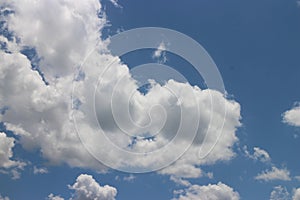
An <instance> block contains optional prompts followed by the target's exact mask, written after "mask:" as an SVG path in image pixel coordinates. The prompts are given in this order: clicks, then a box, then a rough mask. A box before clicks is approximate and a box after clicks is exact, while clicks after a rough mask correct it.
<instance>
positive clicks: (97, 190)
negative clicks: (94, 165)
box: [47, 174, 117, 200]
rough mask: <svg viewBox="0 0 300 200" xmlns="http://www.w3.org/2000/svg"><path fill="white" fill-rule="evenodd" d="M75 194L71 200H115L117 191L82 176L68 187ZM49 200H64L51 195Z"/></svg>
mask: <svg viewBox="0 0 300 200" xmlns="http://www.w3.org/2000/svg"><path fill="white" fill-rule="evenodd" d="M68 187H69V189H71V190H73V191H74V193H73V194H72V197H71V198H69V200H115V197H116V195H117V189H116V188H114V187H112V186H109V185H105V186H100V185H99V183H97V182H96V180H95V179H94V178H93V177H92V176H91V175H87V174H81V175H79V176H78V177H77V179H76V181H75V183H74V184H73V185H69V186H68ZM47 199H48V200H64V198H62V197H61V196H57V195H54V194H52V193H51V194H49V195H48V197H47Z"/></svg>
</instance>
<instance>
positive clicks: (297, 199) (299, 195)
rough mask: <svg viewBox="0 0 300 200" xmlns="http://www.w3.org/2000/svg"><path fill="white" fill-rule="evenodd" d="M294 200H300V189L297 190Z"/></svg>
mask: <svg viewBox="0 0 300 200" xmlns="http://www.w3.org/2000/svg"><path fill="white" fill-rule="evenodd" d="M293 200H300V188H297V189H295V191H294V195H293Z"/></svg>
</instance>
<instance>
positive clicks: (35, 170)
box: [33, 166, 49, 174]
mask: <svg viewBox="0 0 300 200" xmlns="http://www.w3.org/2000/svg"><path fill="white" fill-rule="evenodd" d="M48 172H49V171H48V169H47V168H43V167H41V168H38V167H36V166H33V173H34V174H47V173H48Z"/></svg>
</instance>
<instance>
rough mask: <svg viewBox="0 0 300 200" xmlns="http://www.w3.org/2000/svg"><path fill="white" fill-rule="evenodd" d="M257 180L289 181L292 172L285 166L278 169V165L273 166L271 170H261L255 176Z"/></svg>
mask: <svg viewBox="0 0 300 200" xmlns="http://www.w3.org/2000/svg"><path fill="white" fill-rule="evenodd" d="M255 179H256V180H263V181H273V180H282V181H289V180H291V178H290V172H289V171H288V170H287V169H285V168H283V169H278V168H277V167H274V166H273V167H272V169H271V170H266V171H263V172H261V173H260V174H258V175H257V176H256V177H255Z"/></svg>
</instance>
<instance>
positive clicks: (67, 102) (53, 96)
mask: <svg viewBox="0 0 300 200" xmlns="http://www.w3.org/2000/svg"><path fill="white" fill-rule="evenodd" d="M5 2H6V4H7V6H9V7H10V8H11V9H12V10H14V11H15V14H13V15H9V16H7V19H6V21H7V23H8V27H9V29H10V30H11V31H12V32H13V33H14V35H15V36H16V37H18V38H20V41H19V42H18V43H17V42H15V41H9V46H10V48H11V49H14V51H12V53H7V52H5V51H1V52H0V64H1V65H0V66H1V67H0V91H1V92H0V108H4V107H5V108H8V109H7V110H6V112H5V113H4V114H3V115H0V120H1V121H2V122H4V124H5V126H6V129H7V130H10V131H13V132H14V134H16V135H18V138H20V144H21V145H22V147H23V148H25V149H26V150H30V149H40V151H41V153H42V156H43V157H44V158H45V159H47V160H49V161H50V163H51V164H56V165H59V164H62V163H67V164H68V165H69V166H72V167H81V168H89V169H94V170H96V171H97V172H106V171H107V168H106V167H105V166H104V165H101V164H99V162H98V161H97V160H96V159H95V158H94V157H92V156H91V155H90V154H89V153H88V151H87V150H86V149H85V148H84V146H83V145H82V142H81V141H84V142H86V143H87V146H89V147H93V148H96V149H94V150H95V152H94V154H95V155H97V156H100V157H102V158H109V159H111V160H112V161H113V163H114V165H115V166H114V167H116V168H122V167H123V168H124V167H128V166H129V168H130V167H136V168H147V167H152V166H153V165H158V166H160V164H161V163H163V162H165V160H168V159H170V158H172V157H173V156H174V155H176V153H177V152H178V151H179V150H181V149H186V146H187V141H186V138H189V137H192V134H193V132H195V131H194V130H193V126H191V123H192V122H196V123H195V124H196V125H197V129H196V134H197V135H196V138H195V140H194V142H193V144H192V145H191V147H190V148H189V149H188V150H187V151H186V153H185V154H184V155H183V156H182V157H181V158H180V159H179V160H178V161H177V162H175V163H173V165H171V166H170V167H168V168H164V169H163V170H161V171H159V172H158V173H160V174H168V175H174V176H176V177H179V178H196V177H200V176H202V175H203V173H202V171H201V168H200V167H201V165H211V164H214V163H215V162H217V161H227V160H230V159H232V158H233V157H234V156H235V153H234V151H233V149H232V147H233V145H234V144H235V143H236V142H237V141H238V138H237V137H236V135H235V132H236V129H237V128H238V127H239V126H240V125H241V124H240V118H241V116H240V105H239V103H237V102H235V101H233V100H228V99H227V98H226V96H225V95H224V94H222V93H220V92H218V91H214V90H211V89H205V90H201V89H200V88H198V87H197V86H191V85H189V84H188V83H178V82H176V81H174V80H168V81H167V82H166V83H165V84H164V85H160V84H158V83H154V84H153V85H152V87H151V88H150V89H149V91H148V93H147V94H146V95H144V94H141V93H139V92H136V91H137V89H138V88H139V86H138V84H137V82H136V80H134V79H133V78H132V75H131V74H130V71H129V69H128V67H127V66H126V65H124V64H122V63H121V61H120V59H119V58H117V57H115V56H113V55H110V54H109V51H108V49H107V47H106V45H107V41H102V40H101V39H100V36H101V30H102V28H103V27H104V26H105V22H106V19H105V17H103V16H102V15H99V12H100V9H101V4H100V3H99V1H97V0H88V1H79V0H77V1H70V0H67V1H58V0H53V1H51V2H48V1H47V2H45V1H38V2H36V3H33V2H32V1H30V0H27V1H22V2H21V3H20V2H18V1H5ZM49 30H51V31H49ZM58 36H59V37H58ZM96 44H98V47H97V51H94V52H93V53H91V54H89V57H88V59H86V60H85V62H84V64H83V65H82V69H81V70H78V65H80V64H81V63H82V60H83V59H84V58H85V57H86V55H87V54H88V53H89V52H90V50H91V49H93V48H95V45H96ZM15 46H18V48H19V49H22V48H23V47H24V46H29V47H32V48H33V49H35V50H36V52H37V55H38V57H39V58H41V60H40V61H39V63H38V66H39V68H40V70H41V72H42V73H43V74H44V75H43V76H44V77H43V76H42V75H41V74H40V73H38V71H36V70H34V69H32V66H31V65H32V62H31V60H30V59H28V57H26V56H25V55H23V54H22V53H21V52H20V51H19V49H18V48H14V47H15ZM113 61H114V64H112V65H110V68H109V69H108V70H106V71H105V73H102V72H103V71H104V70H105V66H107V65H108V64H110V63H112V62H113ZM76 66H77V67H76ZM74 70H75V71H76V70H77V71H76V72H78V71H80V73H79V72H78V73H79V74H81V75H80V76H79V77H78V78H77V79H75V81H74V74H73V73H74ZM99 74H103V76H102V81H103V84H102V85H101V87H98V89H97V90H96V91H94V90H93V89H87V88H95V84H96V83H97V81H98V79H99ZM43 78H45V79H46V80H47V82H48V84H46V83H45V82H44V81H43ZM73 86H74V87H75V88H76V90H75V91H74V94H73V96H72V90H73ZM134 91H135V93H134V95H132V94H133V93H132V92H134ZM170 91H172V92H170ZM94 92H95V93H94ZM113 95H114V99H113V100H112V96H113ZM72 97H74V98H75V99H74V98H72ZM95 99H96V100H97V101H96V102H97V104H96V110H94V106H93V105H95V102H94V100H95ZM212 99H213V102H214V103H215V105H214V107H212V105H211V102H212ZM75 100H76V102H77V104H76V105H77V108H75V109H74V108H72V106H71V102H72V101H75ZM127 100H130V105H128V101H127ZM112 102H114V106H115V107H114V108H112V106H111V105H112ZM157 105H160V106H158V107H157ZM128 107H130V113H131V114H132V116H128V115H127V112H126V111H127V110H126V108H128ZM161 107H163V109H160V108H161ZM153 108H154V109H153ZM156 108H157V109H156ZM198 108H199V110H201V119H200V121H199V123H198V122H197V121H196V119H198V113H197V110H198ZM225 108H226V115H225V116H223V111H224V109H225ZM150 111H151V112H150ZM95 112H96V117H97V119H95ZM164 114H166V116H167V118H166V120H165V119H164V117H165V115H164ZM149 116H150V117H151V123H149V121H150V119H149ZM74 118H76V122H77V123H76V128H77V130H78V132H80V133H82V134H81V135H80V139H81V140H79V138H78V135H77V131H76V130H75V126H74ZM130 119H132V121H134V122H135V123H132V121H131V120H130ZM182 119H183V122H182V127H181V128H182V130H181V131H182V132H184V133H186V134H185V135H184V137H182V136H181V137H179V140H178V141H177V143H176V144H175V145H174V146H173V147H172V148H170V149H169V152H170V153H168V154H164V155H163V156H162V157H158V156H151V154H149V155H148V156H144V157H142V158H139V159H131V158H129V157H126V156H124V155H123V154H120V153H115V152H113V151H111V149H107V148H106V147H107V144H105V143H104V142H103V141H105V140H104V138H101V137H98V135H97V134H94V133H98V131H99V125H100V126H101V128H102V129H103V130H104V131H105V132H106V133H108V134H107V137H109V139H110V140H111V141H113V142H114V143H115V145H117V146H119V147H120V148H121V149H125V150H126V151H133V152H138V153H145V152H152V151H154V150H157V149H160V148H161V147H163V146H164V145H166V144H168V143H169V142H170V140H171V139H172V138H174V136H175V135H176V133H177V132H178V124H181V123H180V122H181V120H182ZM147 124H149V126H145V128H141V127H143V125H147ZM124 130H125V132H127V133H130V134H131V135H133V136H134V137H132V136H130V135H128V134H124ZM158 130H159V131H160V134H159V135H155V133H156V132H157V131H158ZM221 130H222V133H221V134H220V131H221ZM142 133H149V134H154V135H155V137H154V138H153V139H143V138H141V137H140V134H142ZM219 135H220V138H219ZM216 138H219V140H218V142H217V143H216ZM200 147H201V149H202V151H204V152H209V154H208V155H207V156H205V157H204V158H201V159H200V158H199V149H200ZM212 147H214V148H213V149H212ZM108 153H109V156H107V154H108ZM120 158H122V159H123V160H120Z"/></svg>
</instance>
